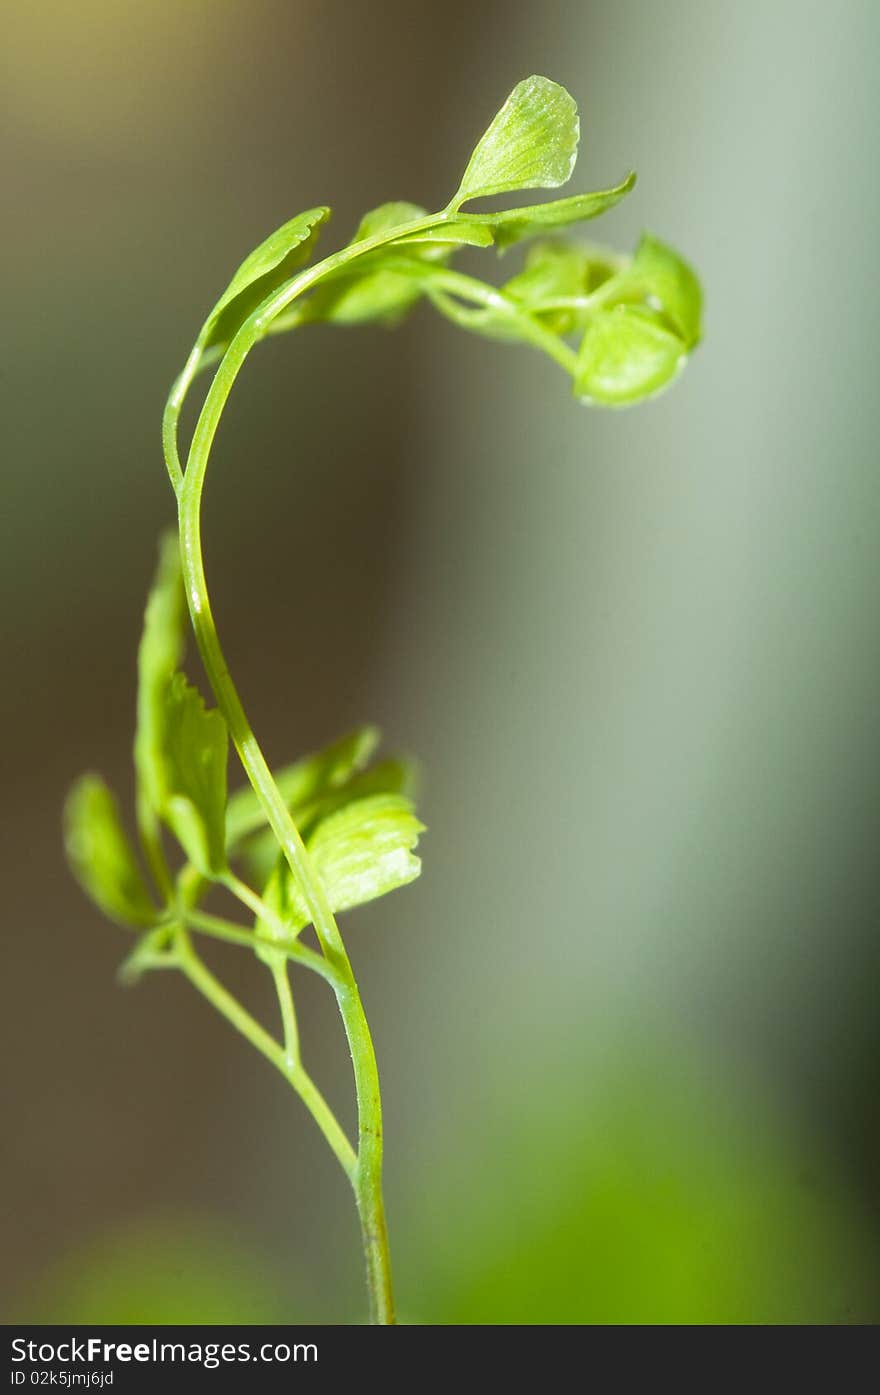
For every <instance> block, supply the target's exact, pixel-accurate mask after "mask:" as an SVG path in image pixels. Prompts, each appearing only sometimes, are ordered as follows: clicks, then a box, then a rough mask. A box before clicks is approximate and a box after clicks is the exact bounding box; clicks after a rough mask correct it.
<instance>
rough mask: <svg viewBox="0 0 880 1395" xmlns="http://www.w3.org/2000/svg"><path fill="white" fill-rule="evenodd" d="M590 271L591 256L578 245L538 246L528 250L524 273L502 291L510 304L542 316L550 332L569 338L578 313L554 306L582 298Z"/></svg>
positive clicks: (511, 280)
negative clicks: (568, 334)
mask: <svg viewBox="0 0 880 1395" xmlns="http://www.w3.org/2000/svg"><path fill="white" fill-rule="evenodd" d="M590 271H591V261H590V257H589V254H588V253H587V252H585V251H584V250H583V249H582V248H580V247H578V246H576V245H575V244H573V243H570V242H561V241H559V242H537V243H535V245H534V246H533V247H531V248H530V249H529V252H528V255H527V256H526V260H525V265H524V266H523V269H522V271H520V272H519V273H518V275H516V276H513V277H512V278H511V279H510V280H509V281H507V282H506V283H505V284H504V285H503V286H502V287H501V289H502V291H503V293H504V295H506V296H507V298H508V300H512V301H514V303H515V304H517V305H519V306H522V308H523V309H524V310H527V311H529V312H530V313H531V314H534V315H539V316H540V317H541V320H542V323H544V324H545V325H547V327H548V328H549V329H552V330H554V331H555V332H556V333H557V334H566V333H568V331H569V330H570V329H572V328H573V327H574V325H575V323H576V319H577V314H576V311H575V310H573V309H571V308H568V307H559V306H555V305H553V302H555V301H559V300H566V299H569V300H573V299H575V298H577V297H578V296H583V295H584V294H585V292H586V287H587V283H588V280H589V276H590ZM548 303H549V305H550V307H551V308H549V309H548V308H546V307H547V306H548Z"/></svg>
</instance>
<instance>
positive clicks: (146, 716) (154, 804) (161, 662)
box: [134, 533, 186, 813]
mask: <svg viewBox="0 0 880 1395" xmlns="http://www.w3.org/2000/svg"><path fill="white" fill-rule="evenodd" d="M185 616H186V599H185V596H184V592H183V579H182V576H181V571H180V549H179V544H178V540H177V534H176V533H166V534H164V535H163V537H162V538H161V539H160V542H159V564H158V567H157V570H156V575H155V579H154V581H153V585H152V588H151V590H150V594H149V597H148V599H147V608H146V612H145V615H144V628H143V633H142V635H141V642H140V647H139V649H138V696H137V730H136V734H135V742H134V763H135V770H136V772H137V779H138V793H139V798H143V799H145V800H146V801H147V803H148V804H149V806H150V807H151V808H152V809H153V810H154V812H155V813H158V812H159V810H160V808H161V803H162V787H163V774H162V769H163V767H162V748H163V744H164V729H165V693H166V690H167V687H168V684H169V682H170V681H171V675H172V674H173V673H174V672H175V670H176V669H177V668H178V667H179V665H180V663H181V660H182V658H183V650H184V623H185Z"/></svg>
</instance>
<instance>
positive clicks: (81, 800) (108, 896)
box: [64, 775, 157, 929]
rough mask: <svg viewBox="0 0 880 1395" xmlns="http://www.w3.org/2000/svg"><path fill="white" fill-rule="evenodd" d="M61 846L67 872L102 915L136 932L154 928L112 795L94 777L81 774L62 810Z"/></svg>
mask: <svg viewBox="0 0 880 1395" xmlns="http://www.w3.org/2000/svg"><path fill="white" fill-rule="evenodd" d="M64 842H65V847H66V850H67V860H68V862H69V864H70V868H71V871H72V872H73V875H74V876H75V877H76V879H77V881H78V882H79V884H80V886H81V887H82V888H83V890H84V891H85V892H86V894H87V895H88V896H90V897H91V899H92V900H93V901H94V902H95V903H96V905H98V906H100V908H101V910H102V911H103V912H104V914H105V915H107V916H109V917H110V919H111V920H115V921H118V922H119V923H120V924H121V925H128V926H131V927H133V928H135V929H142V928H143V927H144V926H148V925H153V924H154V923H155V921H156V916H157V911H156V909H155V907H154V906H153V903H152V901H151V900H150V894H149V892H148V891H147V887H146V883H145V882H144V879H143V877H142V875H141V871H140V868H139V867H138V864H137V859H136V857H135V855H134V851H133V850H132V847H131V844H130V843H129V841H128V838H127V837H126V834H125V832H124V830H123V827H122V824H121V822H120V819H119V810H118V807H117V804H116V800H115V799H114V797H113V795H112V793H111V791H110V790H109V789H108V787H107V786H106V785H105V783H104V781H103V780H102V779H101V778H100V777H99V776H98V775H83V776H82V778H81V779H80V780H78V781H77V783H76V784H75V785H74V787H73V789H72V790H71V792H70V794H69V796H68V798H67V802H66V804H65V806H64Z"/></svg>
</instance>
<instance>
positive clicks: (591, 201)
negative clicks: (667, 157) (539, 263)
mask: <svg viewBox="0 0 880 1395" xmlns="http://www.w3.org/2000/svg"><path fill="white" fill-rule="evenodd" d="M635 182H636V176H635V172H634V171H632V170H631V171H630V173H629V174H628V175H627V176H626V178H625V179H622V180H621V182H620V183H619V184H616V185H614V187H613V188H611V189H597V190H595V191H594V192H593V193H589V194H574V195H572V197H571V198H567V199H553V200H552V201H551V202H550V203H536V204H531V205H529V207H528V208H508V209H505V210H503V211H502V212H500V213H469V214H468V215H467V216H468V219H469V220H470V221H471V222H472V223H475V224H476V225H477V226H488V227H490V228H491V229H492V233H493V236H494V239H495V244H496V246H497V247H498V249H499V251H504V250H505V249H506V248H508V247H512V246H513V244H514V243H515V242H522V241H523V239H524V238H527V237H540V236H542V235H543V234H546V233H548V232H551V231H554V230H556V229H559V228H567V227H571V226H572V225H573V224H575V223H585V222H587V221H588V220H589V219H590V218H597V217H598V216H599V214H600V213H605V212H606V211H607V210H608V209H609V208H613V207H614V205H615V204H616V203H620V200H621V199H623V198H625V197H626V195H627V194H628V193H629V192H630V190H631V189H632V188H633V187H634V185H635Z"/></svg>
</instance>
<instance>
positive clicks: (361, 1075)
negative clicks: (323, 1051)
mask: <svg viewBox="0 0 880 1395" xmlns="http://www.w3.org/2000/svg"><path fill="white" fill-rule="evenodd" d="M442 220H443V215H434V216H433V217H432V218H431V219H424V220H421V222H422V223H424V224H432V223H435V222H440V221H442ZM382 241H383V239H382V238H381V237H379V238H375V239H371V240H370V242H369V243H368V242H364V243H362V244H359V246H358V247H357V248H355V249H343V250H342V251H341V252H338V253H336V254H335V255H334V256H332V257H329V258H327V259H326V261H325V262H323V263H319V264H318V266H317V267H312V268H309V269H308V270H307V271H305V272H303V273H301V275H300V276H298V277H295V278H294V279H293V281H291V282H289V283H288V284H287V285H286V286H285V287H283V288H282V289H281V290H280V291H278V292H276V293H275V294H274V295H273V296H272V297H271V298H270V299H269V300H268V301H266V302H264V304H263V306H261V307H260V308H259V310H258V311H257V312H256V313H255V314H254V315H253V316H252V317H251V318H250V319H249V320H247V321H246V322H245V324H244V325H243V326H242V327H241V329H240V330H239V331H238V333H237V334H236V335H235V337H234V338H233V340H232V342H231V343H230V345H229V347H228V348H227V350H226V353H225V354H224V357H223V359H222V361H221V363H220V366H219V368H218V369H217V372H216V374H215V376H214V379H213V381H212V383H211V386H210V388H209V389H208V392H207V395H206V397H205V401H204V404H203V406H202V410H201V413H200V415H199V419H198V422H197V424H196V429H195V432H194V434H193V439H192V443H191V446H190V451H189V456H188V459H187V465H186V471H185V473H184V475H183V479H182V481H181V482H179V483H178V481H177V473H178V471H179V468H180V467H179V460H178V455H177V445H176V427H177V419H178V416H179V412H180V407H181V405H182V401H183V395H184V393H185V390H186V386H188V383H189V381H191V378H192V377H193V376H194V375H195V372H196V371H197V369H198V357H199V356H198V352H197V350H194V351H193V354H192V355H191V356H190V359H189V361H188V363H187V367H186V369H184V372H183V374H182V375H181V378H180V379H178V383H177V384H176V385H175V389H174V391H173V394H172V398H173V405H172V406H170V408H169V413H166V424H165V431H164V432H163V439H164V445H165V453H166V463H167V464H168V470H169V476H170V478H171V481H172V484H173V485H174V487H175V492H176V493H177V497H178V517H179V525H180V540H181V562H182V568H183V576H184V584H185V588H186V595H187V604H188V606H189V611H190V617H191V620H192V625H193V630H194V632H195V636H196V641H197V643H198V647H199V651H200V653H201V656H202V662H203V663H204V666H205V671H206V673H207V676H208V681H209V682H210V684H211V687H212V689H213V691H214V695H215V697H216V699H217V703H218V706H219V707H220V710H221V712H222V713H223V716H224V718H225V720H226V724H227V726H228V728H229V733H230V736H231V737H232V741H233V744H234V746H235V748H236V751H237V752H238V756H239V759H240V760H241V763H242V766H243V767H244V770H245V772H246V774H247V776H248V779H249V780H250V782H251V785H252V787H253V789H254V791H255V793H256V795H257V797H258V799H259V800H260V803H261V805H262V807H263V809H264V811H265V814H266V819H267V821H268V823H269V825H270V827H271V828H272V830H273V832H274V834H275V837H276V838H277V840H278V843H279V845H280V846H281V848H282V850H283V852H284V855H285V857H286V858H287V861H288V863H289V865H290V868H291V870H292V872H293V874H294V876H295V877H296V879H297V882H298V884H299V886H300V887H301V888H302V891H303V896H304V900H305V903H306V906H307V908H308V911H309V914H310V916H311V918H312V923H313V925H314V927H315V932H316V934H317V936H318V941H319V943H320V946H321V949H322V951H323V953H324V955H325V957H326V958H327V960H328V962H329V964H330V965H331V967H332V968H333V970H334V971H335V976H336V981H335V983H334V990H335V992H336V999H337V1003H338V1005H339V1011H340V1014H341V1016H342V1021H343V1026H344V1028H345V1033H346V1037H347V1039H348V1044H349V1049H350V1051H351V1057H352V1064H353V1067H354V1078H355V1091H356V1094H357V1106H358V1151H357V1160H356V1165H355V1168H354V1171H353V1176H352V1182H353V1186H354V1189H355V1196H356V1200H357V1207H358V1213H359V1215H360V1221H361V1231H362V1237H363V1246H364V1255H365V1260H366V1268H367V1289H368V1293H369V1299H370V1320H371V1322H374V1323H378V1324H390V1323H393V1322H394V1320H395V1319H394V1301H393V1293H392V1283H391V1261H390V1254H389V1248H388V1232H387V1226H386V1221H385V1208H384V1201H383V1197H382V1103H381V1095H380V1090H379V1072H378V1067H377V1064H376V1055H375V1050H374V1047H373V1042H372V1037H371V1035H370V1029H369V1026H368V1024H367V1019H366V1015H365V1013H364V1008H363V1004H362V1002H361V998H360V994H359V992H358V987H357V982H356V980H355V977H354V972H353V970H352V967H351V963H350V961H349V958H348V955H347V953H346V951H345V945H344V943H343V940H342V936H341V935H340V933H339V928H338V926H337V925H336V922H335V920H334V918H333V914H332V911H331V910H330V906H329V904H328V902H327V898H326V895H325V893H324V889H323V886H322V885H321V882H320V880H319V879H318V877H317V876H316V875H315V873H314V871H313V869H312V867H311V864H310V860H309V857H308V854H307V852H306V848H305V845H304V844H303V841H302V838H301V837H300V834H299V831H298V830H297V828H296V825H295V824H294V822H293V819H292V817H291V815H290V811H289V810H288V808H287V805H286V804H285V802H284V799H283V797H282V795H281V793H280V791H279V789H278V787H277V785H276V784H275V781H274V779H273V778H272V774H271V771H270V770H269V767H268V765H267V763H266V760H265V758H264V756H263V753H262V751H261V749H260V746H259V743H258V742H257V739H256V737H255V735H254V733H253V731H252V729H251V726H250V723H249V721H248V719H247V715H246V713H245V710H244V707H243V706H242V703H241V699H240V698H239V695H238V691H237V689H236V687H235V684H234V683H233V681H232V677H231V675H230V672H229V667H228V665H227V663H226V659H225V657H224V654H223V650H222V648H221V645H220V640H219V636H218V634H217V628H216V625H215V623H214V619H213V615H212V613H211V604H210V598H209V595H208V587H207V580H206V577H205V569H204V559H203V554H202V542H201V497H202V490H203V487H204V481H205V474H206V472H207V465H208V457H209V454H210V450H211V445H212V442H213V438H214V434H215V432H216V430H217V425H218V423H219V420H220V417H221V414H222V412H223V408H224V406H225V404H226V400H227V398H228V396H229V393H230V391H231V389H232V386H233V384H234V382H235V379H236V377H237V375H238V372H239V370H240V369H241V366H242V364H243V363H244V360H245V358H246V357H247V355H248V353H249V352H250V350H251V348H252V347H253V346H254V344H255V343H256V342H257V340H258V339H259V338H261V337H262V335H263V334H264V333H266V331H267V327H268V325H269V324H270V323H271V321H272V319H273V318H274V316H275V315H277V314H278V313H280V311H281V310H283V309H284V308H285V307H286V306H287V305H288V304H289V303H290V301H291V300H293V299H294V298H295V296H296V295H297V294H298V293H300V292H301V291H302V290H304V289H306V288H307V287H308V286H309V285H311V284H313V283H314V282H315V281H317V280H318V279H320V277H321V275H323V274H326V273H327V272H329V271H330V270H332V269H335V268H337V267H339V266H343V265H345V264H346V263H347V262H348V261H351V260H354V258H355V257H356V256H358V255H362V254H363V252H365V251H366V250H369V248H370V247H371V246H379V245H381V242H382ZM175 467H176V468H175ZM264 1054H265V1053H264Z"/></svg>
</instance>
